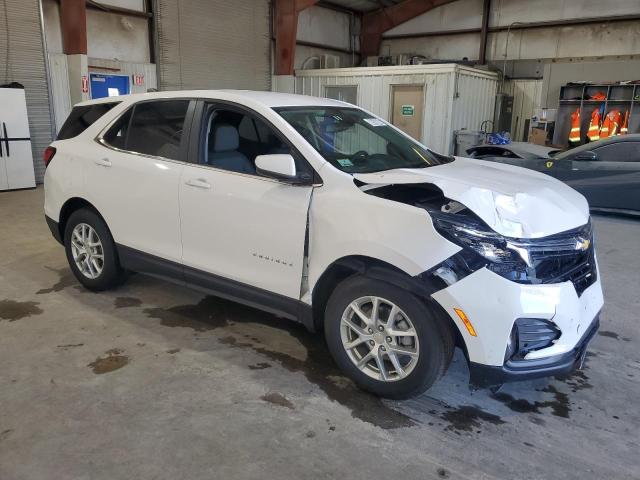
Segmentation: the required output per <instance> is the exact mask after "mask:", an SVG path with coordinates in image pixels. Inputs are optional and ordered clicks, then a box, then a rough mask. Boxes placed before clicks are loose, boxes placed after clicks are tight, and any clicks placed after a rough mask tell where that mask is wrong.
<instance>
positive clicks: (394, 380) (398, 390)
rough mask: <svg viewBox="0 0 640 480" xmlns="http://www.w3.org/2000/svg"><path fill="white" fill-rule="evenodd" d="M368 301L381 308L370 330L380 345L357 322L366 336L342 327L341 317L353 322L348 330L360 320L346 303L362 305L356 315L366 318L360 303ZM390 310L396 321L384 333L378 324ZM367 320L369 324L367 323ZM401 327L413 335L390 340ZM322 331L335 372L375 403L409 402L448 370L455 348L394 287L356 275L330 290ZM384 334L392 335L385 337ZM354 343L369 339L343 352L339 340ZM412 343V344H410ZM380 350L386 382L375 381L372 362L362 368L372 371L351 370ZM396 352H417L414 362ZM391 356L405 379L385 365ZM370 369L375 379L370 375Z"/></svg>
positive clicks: (433, 317)
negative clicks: (375, 399)
mask: <svg viewBox="0 0 640 480" xmlns="http://www.w3.org/2000/svg"><path fill="white" fill-rule="evenodd" d="M374 298H378V300H377V302H378V305H381V306H379V307H378V309H377V310H376V311H377V312H378V316H379V317H380V322H382V323H379V324H378V326H377V327H375V328H374V329H373V332H374V334H376V333H377V332H378V331H379V330H378V329H379V328H383V329H385V330H384V331H383V332H380V335H382V336H383V337H384V338H383V339H381V338H380V335H375V339H374V338H373V337H369V332H368V330H366V329H365V330H362V328H361V327H364V325H365V323H364V322H361V324H359V325H358V327H360V328H361V330H360V331H362V332H365V333H366V335H358V334H356V330H355V329H353V328H351V327H347V326H346V325H345V324H344V323H343V314H344V315H345V316H346V317H347V318H352V319H353V320H351V324H352V325H353V324H354V320H355V322H357V321H358V320H357V319H358V318H360V317H359V316H358V315H357V314H355V311H354V310H352V309H351V308H352V307H351V305H352V302H355V303H357V302H361V301H364V302H365V303H363V304H362V305H361V306H362V310H361V312H364V313H366V315H367V316H371V312H372V311H373V300H372V301H371V302H369V303H366V302H368V299H374ZM363 299H365V300H363ZM391 305H395V306H396V307H397V308H398V309H399V313H400V315H399V316H398V314H396V315H394V318H396V319H400V320H396V321H394V322H392V323H394V325H395V326H393V325H392V326H391V327H390V329H387V327H386V326H385V324H386V323H385V322H383V320H384V317H385V316H386V317H387V318H388V317H389V316H390V315H389V314H390V312H391V311H392V310H391V309H390V308H391ZM367 306H369V307H368V308H369V311H368V312H366V309H367ZM348 309H349V310H348ZM396 311H397V310H396ZM387 312H388V313H387ZM406 317H408V319H407V318H406ZM369 320H371V319H370V318H369ZM386 325H388V324H386ZM407 325H412V326H413V329H410V328H409V329H407V330H405V331H407V333H408V334H409V333H410V332H412V333H413V334H412V335H409V336H402V337H396V336H393V334H395V333H396V332H398V330H399V329H401V327H402V328H404V327H406V326H407ZM324 330H325V337H326V341H327V345H328V347H329V351H330V352H331V354H332V356H333V358H334V360H335V361H336V363H337V364H338V366H339V367H340V369H341V370H342V371H343V372H344V373H345V374H346V375H347V376H348V377H350V378H351V379H352V380H353V381H354V382H355V383H356V385H358V386H359V387H360V388H361V389H363V390H366V391H368V392H371V393H373V394H375V395H378V396H381V397H386V398H393V399H405V398H409V397H413V396H416V395H419V394H421V393H423V392H424V391H425V390H427V389H428V388H429V387H431V385H433V383H434V382H435V381H436V380H437V379H438V378H440V377H441V376H442V375H443V374H444V372H445V371H446V369H447V367H448V366H449V363H450V362H451V358H452V356H453V350H454V346H455V345H454V337H453V334H452V332H451V330H450V328H449V327H448V325H446V324H444V322H443V321H442V320H440V319H439V318H438V314H437V312H436V311H435V310H434V309H433V308H432V307H430V306H429V305H428V304H427V303H426V302H424V301H422V300H420V299H419V298H418V297H416V296H414V295H413V294H411V293H409V292H407V291H406V290H403V289H401V288H399V287H397V286H395V285H391V284H388V283H385V282H382V281H379V280H374V279H371V278H367V277H365V276H361V275H354V276H352V277H349V278H347V279H346V280H344V281H343V282H341V283H340V284H339V285H338V286H336V288H335V290H334V291H333V293H332V294H331V297H330V298H329V301H328V302H327V306H326V309H325V321H324ZM389 333H391V334H392V335H388V334H389ZM350 335H352V337H350ZM360 337H362V338H371V339H369V340H367V341H366V342H363V343H362V344H361V345H359V346H358V347H355V348H354V349H347V348H346V347H345V346H344V345H343V340H344V341H353V339H358V338H360ZM416 338H417V341H416V340H415V339H416ZM345 339H346V340H345ZM360 340H361V339H360ZM360 340H358V341H360ZM389 340H391V341H389ZM371 342H373V344H371ZM402 342H408V344H409V345H410V346H409V347H403V345H401V343H402ZM365 343H366V345H365ZM372 345H373V346H372ZM384 347H386V349H385V350H384V351H383V352H382V362H383V365H384V370H385V374H386V377H387V378H386V380H384V379H382V378H381V371H380V368H379V363H378V360H379V359H378V360H376V359H373V361H370V362H368V363H367V365H369V366H373V368H369V367H367V366H365V369H364V371H363V370H362V369H361V368H359V367H358V366H356V363H355V362H356V361H358V360H362V359H363V358H364V357H365V356H367V349H370V351H371V352H374V350H375V351H377V352H378V353H380V350H382V349H383V348H384ZM398 347H400V348H405V351H406V350H410V351H412V352H413V353H415V350H417V353H418V356H417V359H414V357H409V356H399V355H397V354H396V352H398V351H399V350H398ZM392 353H393V355H394V356H396V361H397V362H398V361H399V363H398V365H399V366H400V367H401V368H400V369H401V370H402V371H403V372H405V367H406V373H403V374H402V375H399V374H398V371H397V369H396V368H395V364H393V362H392V361H391V354H392ZM385 355H386V356H385ZM403 362H406V364H405V365H403ZM411 362H413V363H411ZM376 368H377V373H376V371H375V369H376ZM374 377H377V378H374Z"/></svg>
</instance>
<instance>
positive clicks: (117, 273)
mask: <svg viewBox="0 0 640 480" xmlns="http://www.w3.org/2000/svg"><path fill="white" fill-rule="evenodd" d="M81 223H86V224H87V225H89V226H90V227H91V228H93V229H94V230H95V232H96V233H97V235H98V237H99V238H100V242H101V243H102V250H103V255H104V263H103V267H102V272H101V273H100V274H99V275H98V276H97V277H96V278H89V277H87V276H85V275H84V274H83V273H82V272H81V271H80V269H78V266H77V265H76V262H75V261H74V259H73V254H72V251H71V235H72V233H73V229H74V228H75V227H76V226H77V225H79V224H81ZM64 248H65V252H66V254H67V261H68V262H69V266H70V267H71V271H72V272H73V274H74V275H75V277H76V278H77V279H78V281H79V282H80V283H81V284H82V285H84V286H85V288H87V289H89V290H91V291H94V292H99V291H103V290H109V289H111V288H114V287H116V286H118V285H120V284H121V283H122V281H123V280H124V271H123V270H122V268H121V267H120V262H119V261H118V253H117V251H116V248H115V243H114V241H113V237H112V236H111V232H109V228H108V227H107V225H106V224H105V222H104V220H102V218H101V217H100V216H99V215H98V214H97V213H96V212H94V211H93V210H90V209H88V208H81V209H79V210H76V211H75V212H73V213H72V214H71V216H70V217H69V220H68V221H67V223H66V225H65V228H64Z"/></svg>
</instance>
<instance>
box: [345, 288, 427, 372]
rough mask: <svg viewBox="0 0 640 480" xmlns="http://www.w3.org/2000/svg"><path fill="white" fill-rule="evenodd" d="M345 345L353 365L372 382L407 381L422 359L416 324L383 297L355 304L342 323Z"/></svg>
mask: <svg viewBox="0 0 640 480" xmlns="http://www.w3.org/2000/svg"><path fill="white" fill-rule="evenodd" d="M340 337H341V339H342V345H343V347H344V349H345V351H346V352H347V355H348V356H349V358H350V359H351V361H352V362H353V364H354V365H355V366H356V367H358V369H360V371H362V372H363V373H365V374H366V375H368V376H369V377H371V378H374V379H376V380H380V381H383V382H393V381H397V380H402V379H403V378H406V377H407V376H408V375H409V374H410V373H411V372H412V371H413V369H414V368H415V366H416V364H417V363H418V358H419V356H420V344H419V342H418V334H417V332H416V329H415V326H414V325H413V322H412V321H411V319H410V318H409V317H408V315H407V314H406V313H404V312H403V311H402V310H401V309H400V308H399V307H398V306H397V305H395V304H394V303H393V302H390V301H389V300H386V299H384V298H381V297H374V296H367V297H361V298H358V299H356V300H354V301H353V302H351V303H350V304H349V305H348V306H347V308H346V309H345V311H344V313H343V314H342V319H341V321H340Z"/></svg>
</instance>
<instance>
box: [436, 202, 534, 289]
mask: <svg viewBox="0 0 640 480" xmlns="http://www.w3.org/2000/svg"><path fill="white" fill-rule="evenodd" d="M429 214H430V215H431V219H432V220H433V226H434V227H435V229H436V230H437V231H438V233H440V235H442V236H443V237H444V238H446V239H447V240H450V241H451V242H453V243H455V244H456V245H459V246H460V247H462V248H463V249H464V250H463V253H462V256H461V257H462V258H460V259H458V260H457V261H458V263H460V262H461V263H463V264H464V266H465V267H466V268H468V269H470V270H471V271H475V270H478V269H479V268H482V267H487V268H488V269H489V270H491V271H493V272H495V273H497V274H498V275H500V276H502V277H505V278H508V279H509V280H514V281H527V280H530V278H531V277H532V276H533V277H535V270H534V269H533V268H531V267H530V265H529V264H530V259H529V251H528V250H527V249H526V248H525V247H523V246H522V245H516V244H514V243H511V242H510V241H509V239H508V238H506V237H503V236H502V235H500V234H499V233H496V232H494V231H493V230H491V229H490V228H489V227H488V226H487V225H485V224H483V223H482V222H481V221H479V220H476V219H474V218H473V217H469V216H466V215H452V214H448V213H442V212H438V211H430V212H429Z"/></svg>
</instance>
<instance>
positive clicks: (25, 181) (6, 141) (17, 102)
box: [0, 88, 36, 190]
mask: <svg viewBox="0 0 640 480" xmlns="http://www.w3.org/2000/svg"><path fill="white" fill-rule="evenodd" d="M35 186H36V181H35V176H34V172H33V156H32V154H31V135H29V119H28V117H27V102H26V99H25V96H24V90H22V89H21V88H0V190H14V189H17V188H32V187H35Z"/></svg>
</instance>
